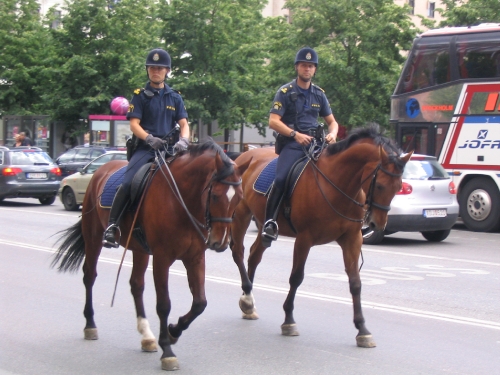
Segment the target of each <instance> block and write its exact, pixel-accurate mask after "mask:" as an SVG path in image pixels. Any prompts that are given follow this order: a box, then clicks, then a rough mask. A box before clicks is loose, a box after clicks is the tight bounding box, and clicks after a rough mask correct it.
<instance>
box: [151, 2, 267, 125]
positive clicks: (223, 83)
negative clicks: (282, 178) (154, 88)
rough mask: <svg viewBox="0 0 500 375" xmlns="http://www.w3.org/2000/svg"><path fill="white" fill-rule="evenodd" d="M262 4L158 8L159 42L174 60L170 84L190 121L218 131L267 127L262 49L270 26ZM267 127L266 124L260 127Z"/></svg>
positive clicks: (171, 4)
mask: <svg viewBox="0 0 500 375" xmlns="http://www.w3.org/2000/svg"><path fill="white" fill-rule="evenodd" d="M263 6H264V1H261V0H236V1H233V0H216V1H213V0H172V1H171V2H169V3H167V2H165V3H163V7H162V9H161V12H160V14H161V17H162V20H163V21H164V31H163V38H164V39H165V45H166V49H167V50H168V51H169V52H170V54H171V56H172V60H173V69H172V84H173V85H174V87H175V88H176V89H178V90H180V91H181V92H182V95H183V96H184V99H185V102H186V107H187V108H188V113H189V116H190V121H194V122H196V120H200V121H201V123H202V124H210V123H211V122H212V121H213V120H218V124H219V127H220V128H223V129H230V128H236V127H239V126H241V124H248V123H253V124H255V125H256V126H258V127H259V126H260V127H261V129H264V128H263V127H262V123H263V122H266V115H265V114H267V111H266V110H264V107H267V106H268V101H269V100H270V99H268V97H269V91H268V90H267V85H266V83H265V81H264V80H265V78H266V76H267V67H266V64H265V62H266V60H265V59H266V58H269V54H268V52H267V48H266V47H265V44H266V40H267V35H266V33H267V32H268V31H269V30H268V29H266V28H265V27H264V25H267V26H270V25H271V26H272V25H273V23H272V22H266V21H265V20H264V19H263V17H262V9H263ZM264 125H266V124H264Z"/></svg>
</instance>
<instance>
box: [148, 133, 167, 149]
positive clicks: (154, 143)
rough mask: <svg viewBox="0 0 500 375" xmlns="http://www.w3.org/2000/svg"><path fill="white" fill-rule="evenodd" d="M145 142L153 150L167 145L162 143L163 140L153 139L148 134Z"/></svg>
mask: <svg viewBox="0 0 500 375" xmlns="http://www.w3.org/2000/svg"><path fill="white" fill-rule="evenodd" d="M145 141H146V143H147V144H148V145H150V146H151V148H152V149H153V150H159V149H160V148H162V147H163V146H164V145H165V143H167V141H164V140H163V139H161V138H158V137H153V136H152V135H151V134H148V136H147V137H146V139H145Z"/></svg>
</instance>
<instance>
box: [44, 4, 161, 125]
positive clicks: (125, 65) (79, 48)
mask: <svg viewBox="0 0 500 375" xmlns="http://www.w3.org/2000/svg"><path fill="white" fill-rule="evenodd" d="M64 10H65V12H64V16H62V18H61V20H60V21H61V25H62V27H60V28H57V29H52V35H53V39H54V45H55V48H56V50H57V52H58V53H57V55H56V56H55V57H53V59H52V61H51V64H50V68H49V69H47V71H46V74H45V82H46V84H47V90H46V91H45V93H44V95H43V99H44V101H45V103H46V105H47V108H50V114H51V117H52V118H53V119H54V120H59V121H62V122H64V123H65V124H66V126H67V127H68V128H75V127H76V128H78V127H79V126H81V124H82V123H81V119H86V118H87V117H88V115H89V114H92V113H109V111H110V110H109V103H110V101H111V100H112V98H114V97H116V96H125V97H131V96H132V92H133V90H134V89H135V88H137V87H141V86H142V85H143V83H144V82H145V81H146V80H147V76H146V73H145V68H144V62H145V57H146V55H147V52H148V50H150V49H152V48H154V47H156V45H158V44H159V39H158V35H159V30H160V28H159V27H160V26H159V22H158V19H157V17H156V14H157V9H156V1H154V0H123V1H120V2H116V3H115V2H113V1H107V0H78V1H76V0H75V1H67V2H66V5H65V7H64ZM52 21H53V20H52V19H49V20H48V22H49V23H51V22H52Z"/></svg>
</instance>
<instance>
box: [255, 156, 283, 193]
mask: <svg viewBox="0 0 500 375" xmlns="http://www.w3.org/2000/svg"><path fill="white" fill-rule="evenodd" d="M277 163H278V158H277V157H276V158H274V159H273V160H271V161H270V162H269V163H268V164H267V165H266V166H265V167H264V169H263V170H262V171H261V172H260V174H259V177H257V180H255V182H254V183H253V189H254V190H255V191H256V192H257V193H261V194H267V192H268V191H269V188H270V187H271V184H272V183H273V181H274V178H275V177H276V164H277Z"/></svg>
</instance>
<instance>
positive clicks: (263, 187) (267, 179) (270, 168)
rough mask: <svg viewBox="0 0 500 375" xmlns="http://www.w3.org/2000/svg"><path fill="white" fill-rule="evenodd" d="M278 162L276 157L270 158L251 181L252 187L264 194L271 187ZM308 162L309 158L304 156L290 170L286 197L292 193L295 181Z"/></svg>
mask: <svg viewBox="0 0 500 375" xmlns="http://www.w3.org/2000/svg"><path fill="white" fill-rule="evenodd" d="M277 163H278V157H276V158H274V159H273V160H271V161H270V162H269V163H268V164H267V165H266V166H265V167H264V169H263V170H262V171H261V172H260V174H259V176H258V177H257V180H255V182H254V183H253V189H254V190H255V191H256V192H257V193H260V194H264V195H266V194H267V193H268V192H269V189H270V188H271V185H272V183H273V181H274V179H275V178H276V165H277ZM307 163H309V160H308V159H306V158H304V159H301V160H300V161H298V162H297V163H296V164H295V165H294V166H293V167H292V169H291V170H290V172H289V173H290V174H291V176H290V177H289V179H290V180H289V185H288V188H287V191H288V194H287V196H288V197H291V196H292V193H293V191H294V189H295V185H297V181H299V178H300V176H302V172H303V171H304V169H305V168H306V166H307Z"/></svg>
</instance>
